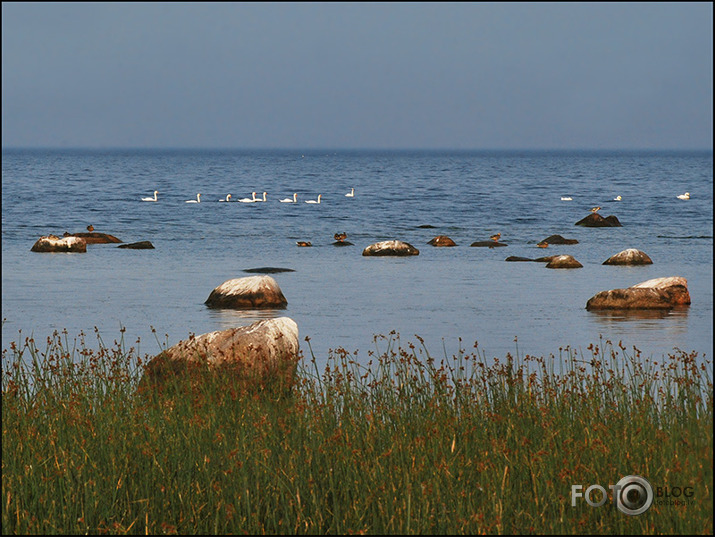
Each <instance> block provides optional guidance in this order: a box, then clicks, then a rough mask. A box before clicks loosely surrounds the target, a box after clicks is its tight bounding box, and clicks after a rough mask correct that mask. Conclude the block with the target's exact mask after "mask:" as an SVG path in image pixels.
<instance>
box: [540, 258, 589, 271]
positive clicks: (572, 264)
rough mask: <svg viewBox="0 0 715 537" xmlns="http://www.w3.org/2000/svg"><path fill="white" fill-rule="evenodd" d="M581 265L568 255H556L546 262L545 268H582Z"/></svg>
mask: <svg viewBox="0 0 715 537" xmlns="http://www.w3.org/2000/svg"><path fill="white" fill-rule="evenodd" d="M582 267H583V265H582V264H581V263H579V262H578V261H576V259H574V257H573V256H570V255H557V256H554V257H552V258H551V260H550V261H549V262H548V263H547V264H546V268H553V269H559V268H582Z"/></svg>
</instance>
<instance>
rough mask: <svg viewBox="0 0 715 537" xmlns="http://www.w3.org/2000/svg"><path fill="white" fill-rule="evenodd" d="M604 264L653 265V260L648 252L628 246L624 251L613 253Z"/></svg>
mask: <svg viewBox="0 0 715 537" xmlns="http://www.w3.org/2000/svg"><path fill="white" fill-rule="evenodd" d="M603 264H604V265H652V264H653V260H652V259H651V258H650V257H648V254H646V253H645V252H641V251H640V250H636V249H635V248H628V249H627V250H623V251H622V252H618V253H617V254H615V255H612V256H611V257H609V258H608V259H606V260H605V261H604V262H603Z"/></svg>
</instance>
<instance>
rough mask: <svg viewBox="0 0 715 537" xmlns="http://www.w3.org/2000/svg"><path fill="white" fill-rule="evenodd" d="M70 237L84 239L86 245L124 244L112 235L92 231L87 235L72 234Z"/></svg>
mask: <svg viewBox="0 0 715 537" xmlns="http://www.w3.org/2000/svg"><path fill="white" fill-rule="evenodd" d="M71 236H72V237H80V238H82V239H84V241H85V242H86V243H87V244H110V243H117V242H124V241H122V240H119V239H118V238H117V237H115V236H114V235H110V234H109V233H97V232H96V231H92V232H89V233H73V234H72V235H71Z"/></svg>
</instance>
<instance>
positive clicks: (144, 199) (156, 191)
mask: <svg viewBox="0 0 715 537" xmlns="http://www.w3.org/2000/svg"><path fill="white" fill-rule="evenodd" d="M158 193H159V191H158V190H155V191H154V197H153V198H142V201H158V198H157V197H156V195H157V194H158Z"/></svg>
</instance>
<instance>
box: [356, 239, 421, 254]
mask: <svg viewBox="0 0 715 537" xmlns="http://www.w3.org/2000/svg"><path fill="white" fill-rule="evenodd" d="M419 253H420V251H419V250H418V249H417V248H415V247H414V246H412V245H411V244H409V243H406V242H402V241H397V240H395V241H382V242H376V243H375V244H371V245H370V246H368V247H367V248H365V249H364V250H363V251H362V255H365V256H387V255H394V256H408V255H419Z"/></svg>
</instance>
